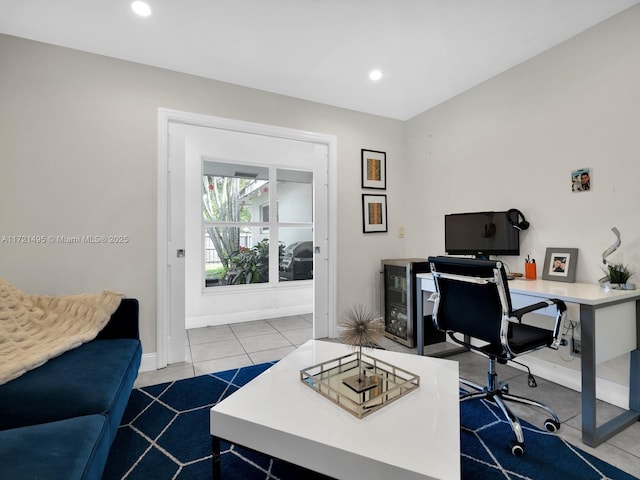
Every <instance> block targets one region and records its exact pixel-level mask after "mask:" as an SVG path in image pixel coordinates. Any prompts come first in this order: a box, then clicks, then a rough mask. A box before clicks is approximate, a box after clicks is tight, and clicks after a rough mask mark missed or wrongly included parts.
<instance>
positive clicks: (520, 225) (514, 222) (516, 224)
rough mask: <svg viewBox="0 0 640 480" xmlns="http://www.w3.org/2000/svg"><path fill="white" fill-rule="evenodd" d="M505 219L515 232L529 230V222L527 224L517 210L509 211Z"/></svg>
mask: <svg viewBox="0 0 640 480" xmlns="http://www.w3.org/2000/svg"><path fill="white" fill-rule="evenodd" d="M507 219H508V220H509V223H510V224H511V226H512V227H513V228H515V229H516V230H526V229H527V228H529V222H527V219H526V218H524V214H523V213H522V212H521V211H520V210H518V209H515V208H511V209H509V211H508V212H507ZM521 219H522V220H521Z"/></svg>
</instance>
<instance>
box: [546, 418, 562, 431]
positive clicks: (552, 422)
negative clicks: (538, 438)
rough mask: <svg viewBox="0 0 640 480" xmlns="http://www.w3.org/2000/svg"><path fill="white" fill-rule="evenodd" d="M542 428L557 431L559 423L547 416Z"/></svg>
mask: <svg viewBox="0 0 640 480" xmlns="http://www.w3.org/2000/svg"><path fill="white" fill-rule="evenodd" d="M544 428H546V429H547V432H557V431H558V430H560V423H559V422H556V421H555V420H551V419H550V418H549V419H547V420H545V421H544Z"/></svg>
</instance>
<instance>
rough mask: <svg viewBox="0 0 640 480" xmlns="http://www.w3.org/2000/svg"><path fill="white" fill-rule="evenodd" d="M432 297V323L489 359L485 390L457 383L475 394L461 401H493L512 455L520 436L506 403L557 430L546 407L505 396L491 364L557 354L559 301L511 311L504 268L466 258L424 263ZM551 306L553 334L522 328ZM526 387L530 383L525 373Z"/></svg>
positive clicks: (561, 317) (532, 381) (519, 452)
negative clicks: (534, 411) (535, 410)
mask: <svg viewBox="0 0 640 480" xmlns="http://www.w3.org/2000/svg"><path fill="white" fill-rule="evenodd" d="M428 260H429V263H430V267H431V272H432V274H433V278H434V281H435V284H436V292H435V293H434V294H433V295H432V296H431V298H430V301H433V302H434V306H433V323H434V325H435V327H436V328H437V329H438V330H441V331H444V332H446V333H447V334H448V335H449V337H450V338H451V339H452V340H453V341H454V342H456V343H458V344H460V345H463V346H465V347H467V348H469V349H471V350H474V351H477V352H479V353H481V354H483V355H485V356H487V357H489V372H488V374H487V386H486V387H482V386H480V385H476V384H474V383H472V382H469V381H468V380H466V379H463V378H460V383H462V384H463V385H465V386H467V387H471V388H472V389H473V390H474V391H473V392H471V393H464V394H462V395H461V396H460V401H461V402H462V401H465V400H472V399H482V398H486V399H488V400H491V401H493V402H494V403H495V404H496V405H498V407H499V408H500V410H502V412H503V413H504V415H505V417H506V418H507V419H508V420H509V423H510V424H511V429H512V430H513V433H514V435H515V439H516V440H515V442H511V445H510V447H511V453H513V454H514V455H515V456H520V455H522V454H524V435H523V432H522V427H521V425H520V421H519V420H518V417H516V415H515V414H514V413H513V412H512V410H511V409H510V408H509V407H508V406H507V405H506V404H505V402H504V401H505V400H508V401H514V402H518V403H522V404H525V405H529V406H533V407H539V408H541V409H543V410H545V411H546V412H547V413H548V414H549V415H551V417H552V418H550V419H547V420H545V422H544V426H545V428H546V429H547V430H548V431H550V432H555V431H557V430H558V429H559V428H560V420H559V419H558V416H557V415H556V414H555V413H554V412H553V410H551V409H550V408H549V407H548V406H546V405H544V404H542V403H539V402H536V401H534V400H530V399H527V398H523V397H519V396H516V395H512V394H510V393H509V387H508V385H507V384H506V383H503V382H498V376H497V373H496V362H498V363H503V364H504V363H507V361H509V360H513V359H514V358H516V357H518V356H519V355H523V354H525V353H529V352H532V351H534V350H539V349H541V348H544V347H550V348H553V349H557V348H558V346H559V345H560V344H561V342H562V341H561V339H560V329H561V327H562V322H563V321H564V317H565V313H566V310H567V307H566V305H565V304H564V302H563V301H562V300H557V299H549V300H544V301H541V302H538V303H535V304H533V305H529V306H527V307H524V308H519V309H517V310H513V309H512V307H511V297H510V295H509V286H508V283H507V275H506V273H505V271H504V266H503V264H502V263H501V262H499V261H492V260H476V259H470V258H454V257H429V259H428ZM552 305H555V307H556V309H557V315H556V316H555V324H554V326H553V328H552V329H550V330H548V329H544V328H540V327H537V326H533V325H527V324H525V323H522V317H523V316H524V315H525V314H527V313H531V312H534V311H536V310H540V309H542V308H546V307H549V306H552ZM529 384H530V385H532V384H533V385H532V386H535V379H534V378H533V377H532V376H531V374H530V373H529Z"/></svg>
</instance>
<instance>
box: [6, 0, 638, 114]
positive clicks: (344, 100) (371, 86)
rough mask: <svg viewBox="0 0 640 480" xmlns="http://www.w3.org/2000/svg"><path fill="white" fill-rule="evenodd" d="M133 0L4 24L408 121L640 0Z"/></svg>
mask: <svg viewBox="0 0 640 480" xmlns="http://www.w3.org/2000/svg"><path fill="white" fill-rule="evenodd" d="M130 1H131V0H0V32H2V33H6V34H9V35H15V36H19V37H24V38H29V39H33V40H39V41H42V42H47V43H52V44H55V45H61V46H65V47H70V48H75V49H78V50H84V51H88V52H93V53H98V54H102V55H107V56H110V57H116V58H121V59H125V60H131V61H134V62H139V63H144V64H147V65H153V66H157V67H162V68H167V69H170V70H175V71H179V72H185V73H189V74H193V75H199V76H202V77H207V78H212V79H216V80H221V81H225V82H230V83H234V84H238V85H243V86H247V87H253V88H257V89H261V90H266V91H269V92H275V93H280V94H284V95H289V96H293V97H297V98H302V99H307V100H312V101H316V102H321V103H325V104H328V105H334V106H338V107H344V108H348V109H353V110H357V111H361V112H367V113H372V114H376V115H382V116H386V117H391V118H397V119H401V120H406V119H408V118H411V117H413V116H415V115H417V114H418V113H421V112H423V111H425V110H427V109H429V108H431V107H433V106H435V105H437V104H439V103H441V102H443V101H445V100H447V99H448V98H451V97H453V96H455V95H457V94H459V93H461V92H463V91H465V90H467V89H469V88H471V87H473V86H474V85H477V84H479V83H481V82H483V81H484V80H486V79H488V78H491V77H493V76H495V75H497V74H499V73H501V72H503V71H505V70H507V69H509V68H510V67H512V66H514V65H517V64H519V63H521V62H523V61H525V60H527V59H529V58H531V57H533V56H535V55H536V54H538V53H540V52H542V51H544V50H546V49H548V48H550V47H552V46H554V45H557V44H558V43H560V42H562V41H564V40H566V39H568V38H570V37H572V36H574V35H576V34H577V33H579V32H581V31H583V30H585V29H587V28H589V27H591V26H593V25H595V24H597V23H599V22H601V21H603V20H605V19H606V18H608V17H610V16H612V15H614V14H616V13H618V12H620V11H622V10H624V9H626V8H628V7H630V6H632V5H635V4H637V3H640V0H148V3H150V5H151V8H152V9H153V15H152V16H151V17H149V18H146V19H145V18H141V17H137V16H136V15H134V14H133V13H132V11H131V9H130V6H129V4H130ZM0 60H1V59H0ZM374 68H378V69H380V70H382V72H383V75H384V76H383V77H382V79H381V80H380V81H378V82H377V83H374V82H371V81H370V80H369V79H368V73H369V71H370V70H372V69H374Z"/></svg>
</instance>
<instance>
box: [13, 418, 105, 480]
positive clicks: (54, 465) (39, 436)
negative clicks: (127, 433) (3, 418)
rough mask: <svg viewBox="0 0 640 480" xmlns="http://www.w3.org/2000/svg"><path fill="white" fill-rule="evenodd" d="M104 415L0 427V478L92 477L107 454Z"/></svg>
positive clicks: (65, 479)
mask: <svg viewBox="0 0 640 480" xmlns="http://www.w3.org/2000/svg"><path fill="white" fill-rule="evenodd" d="M108 429H109V427H108V424H107V419H106V417H105V416H104V415H88V416H84V417H77V418H70V419H68V420H61V421H58V422H51V423H44V424H42V425H32V426H29V427H22V428H14V429H11V430H4V431H0V465H2V473H1V474H0V475H1V476H2V478H10V479H12V480H23V479H24V480H27V479H29V480H32V479H37V478H46V479H47V480H76V479H77V480H80V479H86V480H94V479H99V478H101V477H102V471H103V470H104V465H105V464H106V461H107V457H108V455H109V446H110V441H109V434H108Z"/></svg>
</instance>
